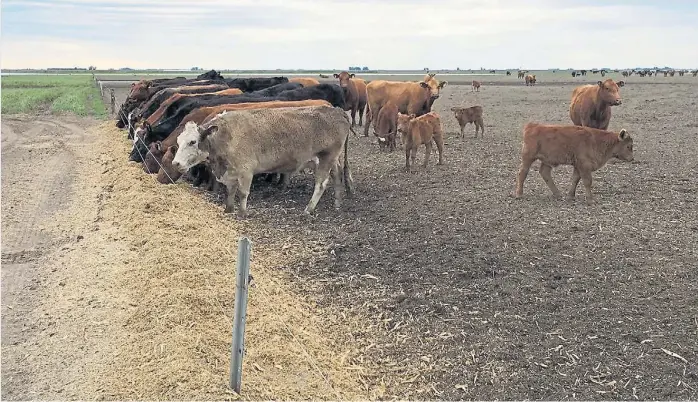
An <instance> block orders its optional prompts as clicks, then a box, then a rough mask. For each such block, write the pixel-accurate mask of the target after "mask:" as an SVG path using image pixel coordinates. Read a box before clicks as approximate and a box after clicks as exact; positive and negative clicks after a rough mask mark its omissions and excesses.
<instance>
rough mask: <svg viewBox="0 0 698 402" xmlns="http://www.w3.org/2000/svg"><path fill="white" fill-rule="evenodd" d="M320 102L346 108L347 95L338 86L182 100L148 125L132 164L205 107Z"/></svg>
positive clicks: (133, 156)
mask: <svg viewBox="0 0 698 402" xmlns="http://www.w3.org/2000/svg"><path fill="white" fill-rule="evenodd" d="M309 99H319V100H326V101H328V102H330V104H332V106H335V107H341V108H342V109H343V108H344V104H345V102H344V92H343V90H342V88H341V87H340V86H339V85H336V84H320V85H314V86H312V87H304V88H299V89H295V90H289V91H285V92H282V93H280V94H278V95H277V96H269V97H260V96H254V95H252V94H242V95H224V96H216V95H201V96H197V97H189V98H182V99H178V100H176V101H175V102H173V103H172V104H171V105H170V106H169V107H168V109H167V112H166V113H165V116H163V118H162V119H161V120H160V121H158V122H157V123H156V124H153V125H145V127H144V128H145V130H146V133H145V135H144V140H143V141H138V142H137V143H136V144H135V145H134V148H133V149H132V150H131V154H130V155H129V160H130V161H135V162H142V156H141V155H145V154H146V153H147V146H148V145H149V144H150V143H151V142H153V141H162V140H163V139H165V138H167V136H168V135H170V133H171V132H172V130H174V129H175V128H176V127H177V126H178V125H179V123H180V122H181V121H182V119H184V117H185V116H186V115H187V114H189V113H190V112H191V111H192V110H194V109H196V108H199V107H204V106H218V105H224V104H235V103H246V102H270V101H275V100H285V101H296V100H309Z"/></svg>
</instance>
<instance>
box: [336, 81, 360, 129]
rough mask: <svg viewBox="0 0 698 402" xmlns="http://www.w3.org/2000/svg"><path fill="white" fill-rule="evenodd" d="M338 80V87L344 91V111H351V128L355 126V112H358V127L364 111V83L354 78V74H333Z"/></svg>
mask: <svg viewBox="0 0 698 402" xmlns="http://www.w3.org/2000/svg"><path fill="white" fill-rule="evenodd" d="M334 78H337V79H339V86H340V87H342V89H343V90H344V101H345V106H344V110H351V126H352V127H354V126H355V125H356V112H357V111H358V112H359V125H360V126H362V125H363V122H364V109H365V108H366V81H364V80H362V79H360V78H355V75H354V74H349V73H348V72H346V71H342V72H341V73H339V74H334Z"/></svg>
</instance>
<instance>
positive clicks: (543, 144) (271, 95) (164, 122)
mask: <svg viewBox="0 0 698 402" xmlns="http://www.w3.org/2000/svg"><path fill="white" fill-rule="evenodd" d="M591 72H592V73H593V74H597V73H600V74H601V75H602V76H605V75H606V74H607V73H608V71H606V70H591ZM658 72H659V70H657V71H654V72H649V74H650V75H651V74H652V73H654V74H655V75H656V74H657V73H658ZM677 72H678V73H679V75H683V74H684V73H685V72H687V71H677ZM675 73H676V72H675V71H673V70H671V71H665V72H664V74H665V75H667V74H668V75H672V76H673V75H674V74H675ZM691 73H692V74H693V75H694V76H695V75H696V74H697V73H698V72H697V71H692V72H691ZM586 74H587V71H586V70H580V71H579V72H577V71H573V72H572V76H573V77H576V76H578V75H582V76H584V75H586ZM632 74H638V75H642V76H644V75H647V74H648V72H647V71H645V70H643V71H622V75H623V76H624V77H627V76H630V75H632ZM507 75H510V72H508V71H507ZM518 77H519V78H522V79H524V82H525V84H526V85H527V86H528V85H535V83H536V76H535V75H534V74H529V72H528V71H518ZM321 78H330V76H326V75H325V76H324V77H321ZM334 78H335V79H337V82H336V83H320V82H319V81H318V80H316V79H314V78H311V77H303V78H291V79H289V78H287V77H269V78H232V79H231V78H224V77H223V76H221V75H220V74H219V73H217V72H216V71H213V70H212V71H209V72H207V73H205V74H201V75H200V76H198V77H196V78H193V79H186V78H184V77H178V78H171V79H154V80H142V81H139V82H136V83H133V84H132V86H131V91H130V93H129V95H128V97H127V99H126V101H125V102H124V103H123V104H122V105H121V108H120V110H119V113H118V115H117V123H116V124H117V127H119V128H126V129H128V138H129V139H132V140H133V148H132V150H131V154H130V157H129V159H130V160H131V161H135V162H142V163H143V169H144V171H146V172H147V173H150V174H157V180H158V181H159V182H160V183H163V184H168V183H174V182H176V181H177V180H178V179H179V178H180V177H182V176H184V177H185V178H187V179H190V180H192V181H193V184H194V185H195V186H201V185H205V186H206V188H207V189H209V190H222V189H223V187H219V184H223V185H224V188H225V189H226V190H227V199H226V208H225V210H226V212H234V211H235V209H236V208H235V197H236V195H238V196H239V205H238V208H237V210H238V214H239V216H241V217H244V216H246V215H247V198H248V195H249V192H250V187H251V183H252V180H253V178H254V177H256V176H260V175H264V176H266V178H267V180H268V181H273V180H274V179H275V178H278V180H279V183H280V185H282V187H283V188H285V187H286V186H288V183H289V179H290V177H291V176H293V175H294V174H296V173H299V172H300V171H302V170H304V169H310V170H312V171H313V173H314V176H315V188H314V192H313V194H312V196H311V199H310V201H309V203H308V204H307V207H306V209H305V212H306V213H308V214H310V213H312V212H313V211H314V209H315V207H316V205H317V203H318V201H319V200H320V198H321V197H322V195H323V193H324V192H325V190H326V188H327V186H328V185H329V182H330V180H331V179H332V181H333V188H334V193H335V206H336V207H337V208H339V207H340V206H341V202H342V198H343V196H344V194H348V195H352V194H354V186H353V176H352V170H351V167H350V163H349V162H350V161H349V152H348V148H349V146H350V137H351V136H352V135H354V136H356V135H358V134H357V133H356V132H355V131H354V127H356V126H357V121H356V114H357V113H358V115H359V116H358V117H359V118H358V126H364V127H363V128H364V130H363V135H364V136H368V133H369V127H370V126H371V124H372V123H373V135H374V136H375V137H377V140H378V144H379V149H381V150H383V149H385V150H387V151H393V150H395V149H396V148H397V145H396V138H400V144H401V146H402V147H404V151H405V170H406V171H408V172H409V171H411V170H412V169H413V165H414V163H415V156H416V153H417V150H418V148H419V147H420V146H421V145H424V146H425V148H426V153H425V156H424V160H423V163H422V166H423V167H424V168H426V167H427V165H428V161H429V158H430V153H431V149H432V143H433V144H434V145H436V149H437V152H438V162H437V163H438V164H443V163H444V133H443V131H442V124H441V116H439V114H438V113H436V112H434V111H432V106H433V104H434V102H435V101H436V100H437V99H438V98H439V96H440V91H441V90H442V89H443V88H444V86H445V85H446V84H447V82H446V81H439V80H438V79H437V78H436V74H433V73H429V74H426V75H425V76H424V78H423V79H422V80H421V81H416V82H409V81H408V82H398V81H386V80H374V81H371V82H368V83H367V82H366V81H365V80H364V79H361V78H358V77H356V76H355V75H354V74H353V73H352V74H350V73H348V72H346V71H342V72H340V73H337V74H334ZM623 85H624V82H623V81H618V82H615V81H614V80H612V79H606V80H605V81H598V82H597V84H592V85H582V86H579V87H577V88H575V89H574V91H573V93H572V97H571V104H570V110H569V115H570V119H571V121H572V124H571V125H546V124H538V123H528V124H526V125H525V127H524V130H523V147H522V150H521V165H520V168H519V172H518V175H517V180H516V190H515V191H514V193H513V194H512V195H513V196H514V197H517V198H518V197H520V196H521V195H522V194H523V183H524V180H525V178H526V176H527V174H528V171H529V169H530V166H531V164H532V163H533V162H534V161H535V160H540V162H541V166H540V169H539V172H540V174H541V176H542V178H543V180H544V181H545V183H546V184H547V185H548V187H549V188H550V190H551V192H552V193H553V194H554V195H555V196H559V195H560V193H559V190H558V189H557V187H556V186H555V183H554V182H553V179H552V176H551V171H552V168H553V167H555V166H558V165H572V166H573V167H574V172H573V179H572V187H571V189H570V190H569V192H568V193H567V195H568V197H569V198H574V195H575V189H576V187H577V185H578V183H579V181H580V180H582V182H583V184H584V186H585V189H586V201H587V203H592V200H593V198H592V194H591V172H593V171H595V170H597V169H599V168H601V167H602V166H603V165H604V164H605V163H606V162H607V161H608V160H609V159H610V158H612V157H616V158H618V159H621V160H626V161H630V160H632V159H633V149H632V144H633V140H632V138H631V137H630V134H628V132H627V131H626V130H621V131H620V132H618V133H615V132H611V131H607V129H608V125H609V121H610V119H611V107H612V106H618V105H620V104H621V103H622V101H621V96H620V92H619V91H620V87H622V86H623ZM480 87H481V83H480V82H478V81H473V82H472V90H473V91H479V90H480ZM347 111H349V112H350V116H348V115H347V113H346V112H347ZM451 111H452V112H453V113H454V117H455V119H456V120H457V121H458V124H459V126H460V134H461V137H463V136H464V129H465V126H466V125H467V124H468V123H473V124H474V126H475V136H476V137H477V135H478V133H480V134H481V135H484V131H485V130H484V123H483V108H482V106H479V105H473V106H470V107H453V108H451ZM364 114H365V115H366V124H365V125H364V122H363V117H364Z"/></svg>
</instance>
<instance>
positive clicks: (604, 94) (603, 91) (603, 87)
mask: <svg viewBox="0 0 698 402" xmlns="http://www.w3.org/2000/svg"><path fill="white" fill-rule="evenodd" d="M597 84H598V85H599V96H600V97H601V100H603V101H604V102H606V103H608V104H610V105H612V106H618V105H620V104H621V103H623V100H622V99H621V97H620V92H619V91H618V84H616V83H615V82H613V80H612V79H610V78H609V79H607V80H606V81H599V82H598V83H597Z"/></svg>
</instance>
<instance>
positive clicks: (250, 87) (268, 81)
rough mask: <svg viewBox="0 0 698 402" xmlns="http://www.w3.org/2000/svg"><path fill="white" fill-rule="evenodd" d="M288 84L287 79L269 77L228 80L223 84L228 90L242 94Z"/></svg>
mask: <svg viewBox="0 0 698 402" xmlns="http://www.w3.org/2000/svg"><path fill="white" fill-rule="evenodd" d="M287 82H288V78H287V77H269V78H228V79H226V80H225V83H226V84H228V87H230V88H238V89H240V90H241V91H242V92H254V91H259V90H261V89H265V88H269V87H273V86H274V85H279V84H285V83H287Z"/></svg>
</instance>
